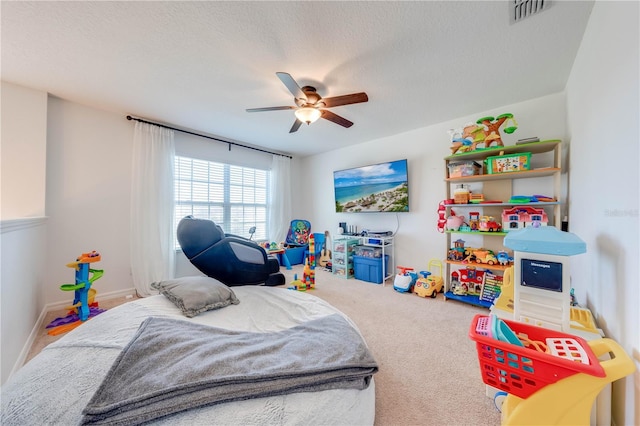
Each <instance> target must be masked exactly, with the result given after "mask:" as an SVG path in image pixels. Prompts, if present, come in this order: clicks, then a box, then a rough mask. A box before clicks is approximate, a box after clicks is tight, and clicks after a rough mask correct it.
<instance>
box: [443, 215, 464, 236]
mask: <svg viewBox="0 0 640 426" xmlns="http://www.w3.org/2000/svg"><path fill="white" fill-rule="evenodd" d="M463 224H464V216H456V215H455V213H454V212H453V210H452V211H451V216H449V217H448V218H447V230H448V231H457V230H459V229H460V227H461V226H462V225H463Z"/></svg>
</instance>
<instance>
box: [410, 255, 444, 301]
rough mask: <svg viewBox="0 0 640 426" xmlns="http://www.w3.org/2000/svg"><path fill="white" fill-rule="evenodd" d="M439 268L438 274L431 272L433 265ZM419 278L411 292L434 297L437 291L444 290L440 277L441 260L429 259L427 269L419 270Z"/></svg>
mask: <svg viewBox="0 0 640 426" xmlns="http://www.w3.org/2000/svg"><path fill="white" fill-rule="evenodd" d="M434 266H435V267H438V268H440V275H435V274H434V273H433V271H432V270H433V267H434ZM420 275H422V277H421V278H418V280H417V281H416V283H415V285H414V287H413V292H414V293H415V294H416V295H418V296H420V297H431V298H432V299H435V297H436V296H437V295H438V293H442V292H443V291H444V280H443V279H442V262H440V261H439V260H438V259H431V260H430V261H429V270H428V271H420Z"/></svg>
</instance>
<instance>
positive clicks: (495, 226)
mask: <svg viewBox="0 0 640 426" xmlns="http://www.w3.org/2000/svg"><path fill="white" fill-rule="evenodd" d="M478 230H479V231H485V232H500V231H502V225H501V224H499V223H498V222H496V221H495V219H494V218H493V217H491V216H482V217H481V218H480V223H479V224H478Z"/></svg>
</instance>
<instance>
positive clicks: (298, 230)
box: [285, 219, 311, 265]
mask: <svg viewBox="0 0 640 426" xmlns="http://www.w3.org/2000/svg"><path fill="white" fill-rule="evenodd" d="M309 235H311V223H309V221H308V220H302V219H294V220H292V221H291V224H290V225H289V232H287V239H286V240H285V244H286V247H285V255H286V256H287V259H289V263H290V264H291V265H299V264H301V263H304V255H305V252H306V251H307V250H309Z"/></svg>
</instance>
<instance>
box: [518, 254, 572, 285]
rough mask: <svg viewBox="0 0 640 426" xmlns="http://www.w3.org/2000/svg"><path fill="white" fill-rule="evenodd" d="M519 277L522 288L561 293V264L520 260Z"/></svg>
mask: <svg viewBox="0 0 640 426" xmlns="http://www.w3.org/2000/svg"><path fill="white" fill-rule="evenodd" d="M520 276H521V280H520V281H521V284H522V285H523V286H524V287H532V288H539V289H542V290H550V291H557V292H562V263H558V262H549V261H545V260H532V259H522V260H521V262H520Z"/></svg>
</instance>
